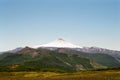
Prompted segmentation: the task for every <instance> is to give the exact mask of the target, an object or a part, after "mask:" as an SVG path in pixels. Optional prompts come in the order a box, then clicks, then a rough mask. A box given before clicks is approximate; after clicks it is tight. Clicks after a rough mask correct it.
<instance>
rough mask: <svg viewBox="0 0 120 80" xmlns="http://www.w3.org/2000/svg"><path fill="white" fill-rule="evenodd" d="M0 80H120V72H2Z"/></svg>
mask: <svg viewBox="0 0 120 80" xmlns="http://www.w3.org/2000/svg"><path fill="white" fill-rule="evenodd" d="M0 80H120V71H116V70H115V71H113V70H111V71H84V72H75V73H55V72H0Z"/></svg>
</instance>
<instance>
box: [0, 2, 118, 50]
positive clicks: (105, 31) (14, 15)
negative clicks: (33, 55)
mask: <svg viewBox="0 0 120 80" xmlns="http://www.w3.org/2000/svg"><path fill="white" fill-rule="evenodd" d="M58 38H63V39H65V40H67V41H69V42H72V43H74V44H77V45H80V46H97V47H102V48H108V49H113V50H120V0H0V51H5V50H9V49H14V48H16V47H24V46H34V45H39V44H44V43H48V42H49V41H53V40H55V39H58Z"/></svg>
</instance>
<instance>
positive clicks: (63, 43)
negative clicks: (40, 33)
mask: <svg viewBox="0 0 120 80" xmlns="http://www.w3.org/2000/svg"><path fill="white" fill-rule="evenodd" d="M39 47H57V48H81V47H80V46H78V45H74V44H72V43H70V42H67V41H65V40H64V39H62V38H59V39H57V40H55V41H52V42H50V43H48V44H44V45H38V46H34V47H33V48H39Z"/></svg>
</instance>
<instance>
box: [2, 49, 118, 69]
mask: <svg viewBox="0 0 120 80" xmlns="http://www.w3.org/2000/svg"><path fill="white" fill-rule="evenodd" d="M0 66H1V67H2V68H1V69H3V66H4V67H7V68H8V67H9V68H12V69H14V70H16V69H18V70H39V71H41V70H53V69H55V70H56V69H57V70H59V69H60V70H65V71H79V70H89V69H96V68H106V67H117V66H120V62H119V61H117V60H116V59H115V58H114V57H112V56H110V55H107V54H90V53H85V52H80V51H75V50H71V49H68V48H58V49H56V50H54V51H51V50H48V49H43V48H38V49H33V48H29V47H25V48H23V49H22V50H20V51H18V52H16V53H4V54H1V55H0Z"/></svg>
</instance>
